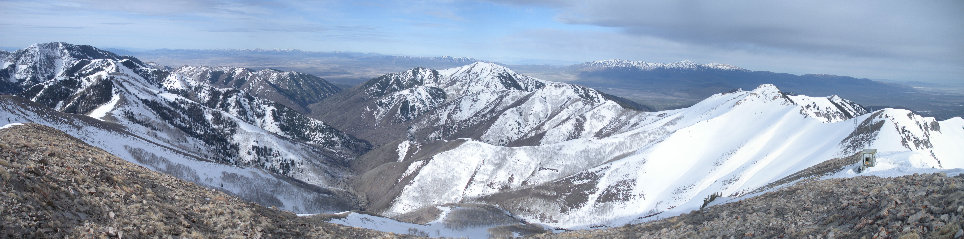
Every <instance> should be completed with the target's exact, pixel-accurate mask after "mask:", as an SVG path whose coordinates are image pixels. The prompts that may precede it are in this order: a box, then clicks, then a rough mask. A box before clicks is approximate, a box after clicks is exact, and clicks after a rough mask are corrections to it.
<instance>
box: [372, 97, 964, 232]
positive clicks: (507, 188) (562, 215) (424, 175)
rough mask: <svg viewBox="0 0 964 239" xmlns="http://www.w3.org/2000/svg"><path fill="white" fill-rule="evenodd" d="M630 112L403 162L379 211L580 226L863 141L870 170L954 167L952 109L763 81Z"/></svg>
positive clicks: (698, 197) (654, 209)
mask: <svg viewBox="0 0 964 239" xmlns="http://www.w3.org/2000/svg"><path fill="white" fill-rule="evenodd" d="M848 114H859V115H855V116H848ZM636 117H637V118H636V119H637V120H638V121H639V123H638V124H636V126H633V127H630V128H629V129H628V130H626V131H621V132H619V133H616V134H614V135H611V136H607V137H581V138H574V139H567V140H561V141H556V142H545V143H543V144H541V145H537V146H527V147H506V146H500V145H498V144H492V143H487V142H484V141H479V140H470V141H468V142H465V143H462V144H461V145H459V146H458V147H455V148H453V149H450V150H445V151H443V152H440V153H437V154H435V155H434V156H433V157H431V158H430V159H428V160H422V161H417V162H412V164H411V165H413V166H412V167H409V170H406V172H405V175H404V176H405V177H410V178H412V179H411V182H410V183H409V184H407V185H406V186H405V187H404V189H403V190H402V192H401V194H400V195H399V196H398V197H397V198H396V199H395V201H394V202H393V204H392V206H391V207H390V208H387V209H386V211H385V213H386V214H388V215H398V214H403V213H406V212H409V211H411V210H415V209H418V208H422V207H426V206H432V205H444V204H447V203H460V202H461V203H465V202H473V203H476V202H485V203H492V204H496V205H499V206H500V207H502V208H505V209H506V210H509V211H510V212H512V213H514V214H515V215H516V216H518V217H520V218H523V219H525V220H527V221H530V222H539V223H545V224H548V225H551V226H558V227H564V228H570V229H574V228H587V227H593V226H604V225H620V224H624V223H628V222H638V221H640V220H643V221H645V220H652V219H655V218H664V217H665V216H671V215H673V213H680V212H688V211H689V210H693V209H697V208H699V206H700V205H701V203H702V200H703V199H704V198H706V197H707V196H708V195H710V194H713V193H721V194H722V195H723V196H742V195H746V194H747V193H749V192H752V191H754V190H757V189H759V188H761V187H764V186H766V185H768V184H769V183H772V182H774V181H776V180H779V179H781V178H784V177H787V176H788V175H791V174H793V173H796V172H799V171H801V170H804V169H806V168H808V167H811V166H814V165H816V164H818V163H821V162H824V161H826V160H830V159H834V158H840V157H846V156H850V155H853V154H854V153H856V152H859V151H860V150H862V149H865V148H874V149H877V150H878V152H879V154H880V159H879V160H880V162H881V164H880V167H878V168H875V169H873V170H871V171H873V172H875V174H880V175H902V174H907V173H913V172H923V171H921V170H935V169H932V168H936V169H949V168H961V167H964V156H962V155H964V152H958V151H960V147H959V146H954V144H955V143H958V144H959V143H964V127H962V125H961V124H964V120H962V119H960V118H954V119H951V120H947V121H935V120H934V119H933V118H927V117H920V116H917V115H915V114H913V113H911V112H910V111H906V110H895V109H885V110H880V111H876V112H873V113H870V114H868V113H867V112H866V111H864V110H863V109H862V108H860V107H859V106H858V105H856V104H849V101H846V100H843V99H840V98H839V97H834V96H831V97H808V96H792V95H786V94H784V93H782V92H780V90H779V89H777V88H776V87H775V86H773V85H761V86H760V87H758V88H756V89H754V90H750V91H742V90H741V91H736V92H732V93H721V94H716V95H714V96H711V97H709V98H707V99H706V100H704V101H702V102H700V103H697V104H696V105H694V106H692V107H689V108H684V109H679V110H670V111H663V112H650V113H642V114H640V115H639V116H636ZM854 117H855V118H854ZM849 119H853V121H851V120H849ZM854 122H860V123H859V124H858V125H855V124H854ZM853 167H856V164H854V165H850V166H847V167H845V168H843V169H841V170H844V171H841V172H840V173H843V174H846V173H847V172H846V171H847V170H852V169H853ZM413 175H414V176H413ZM850 175H858V174H856V173H854V172H852V171H851V172H850ZM652 182H660V183H652Z"/></svg>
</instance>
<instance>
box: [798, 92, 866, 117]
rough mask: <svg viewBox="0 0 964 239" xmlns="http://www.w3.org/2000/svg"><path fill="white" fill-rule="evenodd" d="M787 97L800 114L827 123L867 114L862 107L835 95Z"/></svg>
mask: <svg viewBox="0 0 964 239" xmlns="http://www.w3.org/2000/svg"><path fill="white" fill-rule="evenodd" d="M789 97H790V100H791V101H793V103H795V104H797V105H800V106H801V109H800V113H801V114H804V115H807V116H808V117H811V118H818V119H821V120H823V121H824V122H828V123H831V122H839V121H844V120H848V119H852V118H854V117H856V116H858V115H863V114H867V110H866V109H864V108H863V107H862V106H860V105H858V104H857V103H854V102H852V101H849V100H846V99H843V98H840V96H836V95H833V96H830V97H807V96H803V95H792V96H789Z"/></svg>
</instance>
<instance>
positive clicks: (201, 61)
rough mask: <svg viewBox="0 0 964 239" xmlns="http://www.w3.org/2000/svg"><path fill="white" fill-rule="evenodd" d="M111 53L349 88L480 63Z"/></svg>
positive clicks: (287, 54) (356, 56)
mask: <svg viewBox="0 0 964 239" xmlns="http://www.w3.org/2000/svg"><path fill="white" fill-rule="evenodd" d="M111 51H114V52H117V53H119V54H124V55H135V56H138V57H139V58H141V59H146V60H149V61H153V62H157V63H159V64H162V65H168V66H173V67H179V66H184V65H192V66H201V65H208V66H237V67H248V68H255V69H265V68H272V69H279V70H286V71H299V72H303V73H308V74H312V75H315V76H318V77H322V78H325V79H326V80H328V81H331V82H332V83H335V84H339V85H345V86H348V87H351V86H354V85H357V84H358V83H361V82H364V81H366V80H369V79H371V78H374V77H377V76H379V75H382V74H385V73H387V72H398V71H403V70H406V69H411V68H414V67H427V68H449V67H456V66H462V65H466V64H470V63H473V62H476V61H479V60H477V59H472V58H465V57H449V56H443V57H412V56H392V55H382V54H374V53H357V52H312V51H301V50H267V49H246V50H233V49H222V50H185V49H159V50H142V51H131V50H123V49H111Z"/></svg>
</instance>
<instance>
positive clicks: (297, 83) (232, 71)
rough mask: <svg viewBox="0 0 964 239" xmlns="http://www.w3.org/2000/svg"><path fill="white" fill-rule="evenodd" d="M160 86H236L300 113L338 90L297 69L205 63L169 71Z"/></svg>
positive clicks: (192, 88) (193, 89) (187, 88)
mask: <svg viewBox="0 0 964 239" xmlns="http://www.w3.org/2000/svg"><path fill="white" fill-rule="evenodd" d="M163 85H164V86H165V88H167V89H168V90H171V91H176V90H182V91H186V92H196V91H198V90H199V89H196V88H197V87H208V86H216V87H219V88H229V89H237V90H241V91H244V92H246V93H248V94H250V95H252V96H255V97H258V98H262V99H267V100H271V101H274V102H277V103H279V104H282V105H285V106H287V107H288V108H292V109H297V110H299V111H301V112H306V111H307V108H306V107H307V106H308V105H310V104H314V103H318V102H320V101H321V100H323V99H325V98H327V97H328V96H331V95H333V94H335V93H338V92H339V91H340V90H341V89H339V88H338V87H337V86H335V85H332V84H331V83H328V82H327V81H325V80H323V79H321V78H318V77H317V76H313V75H309V74H304V73H299V72H293V71H278V70H272V69H265V70H258V71H255V70H251V69H247V68H240V67H207V66H183V67H179V68H177V69H175V70H173V71H172V72H171V75H170V76H169V77H168V78H166V79H165V81H164V83H163Z"/></svg>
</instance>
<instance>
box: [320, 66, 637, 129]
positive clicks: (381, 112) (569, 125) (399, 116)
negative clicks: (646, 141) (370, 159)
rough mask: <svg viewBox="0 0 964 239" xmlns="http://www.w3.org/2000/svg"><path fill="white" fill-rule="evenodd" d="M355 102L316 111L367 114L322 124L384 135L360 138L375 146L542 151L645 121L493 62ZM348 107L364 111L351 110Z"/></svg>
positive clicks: (413, 80)
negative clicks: (466, 141)
mask: <svg viewBox="0 0 964 239" xmlns="http://www.w3.org/2000/svg"><path fill="white" fill-rule="evenodd" d="M349 95H354V96H348V97H349V98H350V100H342V101H332V102H329V103H332V104H336V105H328V106H325V107H326V108H322V109H316V110H315V111H319V112H326V111H333V110H336V109H345V108H356V109H359V110H358V112H353V114H359V115H361V117H359V118H361V120H358V118H349V119H344V118H341V119H340V121H339V117H342V116H340V115H332V114H328V115H324V114H322V115H321V116H320V117H321V118H322V119H324V120H326V121H330V122H333V123H334V124H336V125H338V126H339V127H340V128H348V129H373V130H377V131H378V132H379V133H377V134H376V133H366V132H360V133H358V134H359V135H381V136H375V137H380V138H381V139H379V138H369V140H371V141H373V142H374V143H375V144H382V143H386V142H388V141H391V140H395V139H397V138H385V137H384V135H407V136H408V138H411V139H415V140H443V139H456V138H473V139H479V140H482V141H483V142H487V143H491V144H496V145H538V144H542V143H550V142H559V141H563V140H569V139H574V138H580V137H600V136H605V135H611V134H613V133H615V132H619V131H620V130H624V129H626V128H629V127H630V126H632V125H633V124H634V123H635V122H636V121H637V120H635V117H634V116H635V115H637V114H639V111H636V110H634V109H626V108H623V107H622V105H621V103H619V102H617V101H616V100H617V99H616V98H614V97H612V96H608V95H604V94H602V93H600V92H598V91H596V90H593V89H590V88H586V87H581V86H576V85H570V84H565V83H558V82H548V81H542V80H539V79H535V78H532V77H528V76H525V75H522V74H518V73H516V72H514V71H512V70H510V69H508V68H506V67H504V66H500V65H497V64H493V63H485V62H476V63H473V64H469V65H466V66H462V67H456V68H450V69H445V70H431V69H425V68H415V69H412V70H409V71H405V72H401V73H395V74H388V75H385V76H382V77H378V78H375V79H373V80H371V81H369V82H368V83H366V84H364V85H362V86H361V87H359V88H358V89H354V90H353V92H351V93H350V94H349ZM346 102H347V103H353V104H359V105H351V106H346V105H343V104H346ZM339 103H341V104H339ZM385 131H390V132H385Z"/></svg>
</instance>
